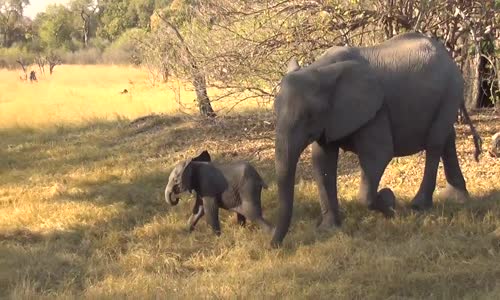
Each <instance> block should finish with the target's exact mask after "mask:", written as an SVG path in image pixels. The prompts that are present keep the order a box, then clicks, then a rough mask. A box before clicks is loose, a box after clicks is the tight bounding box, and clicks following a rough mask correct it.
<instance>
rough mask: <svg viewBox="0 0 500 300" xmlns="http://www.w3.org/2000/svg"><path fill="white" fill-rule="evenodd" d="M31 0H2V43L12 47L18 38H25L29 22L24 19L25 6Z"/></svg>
mask: <svg viewBox="0 0 500 300" xmlns="http://www.w3.org/2000/svg"><path fill="white" fill-rule="evenodd" d="M29 3H30V2H29V0H0V35H1V36H2V39H1V41H0V42H1V45H2V46H3V47H10V46H11V45H12V44H13V43H14V42H15V41H16V40H19V39H24V33H25V32H26V30H27V22H26V21H25V20H24V19H23V12H24V8H25V7H26V6H27V5H29Z"/></svg>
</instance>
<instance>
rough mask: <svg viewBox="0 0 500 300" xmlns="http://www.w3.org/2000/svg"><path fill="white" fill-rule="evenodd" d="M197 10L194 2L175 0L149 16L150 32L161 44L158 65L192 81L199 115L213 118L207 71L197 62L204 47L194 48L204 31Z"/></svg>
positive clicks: (191, 0)
mask: <svg viewBox="0 0 500 300" xmlns="http://www.w3.org/2000/svg"><path fill="white" fill-rule="evenodd" d="M199 7H200V3H199V2H197V1H193V0H174V1H172V3H170V5H169V6H168V7H167V8H165V9H161V10H158V11H156V12H155V14H154V15H153V16H152V17H151V29H152V30H153V34H155V35H156V37H157V39H158V40H159V41H160V43H159V44H160V45H161V46H160V47H161V48H160V53H161V55H160V57H161V58H162V59H161V62H160V63H161V64H162V65H163V66H164V67H165V68H166V67H170V69H171V70H172V71H173V72H174V74H175V75H176V76H177V77H179V78H185V79H188V80H190V81H191V82H192V84H193V87H194V90H195V93H196V100H197V103H198V109H199V111H200V114H201V115H203V116H208V117H213V116H215V112H214V110H213V108H212V105H211V103H210V98H209V97H208V93H207V81H206V71H205V68H204V66H203V64H202V63H200V61H199V60H198V57H199V56H201V55H200V54H201V52H202V51H203V48H200V45H197V42H199V41H200V40H198V39H197V37H199V36H203V33H202V32H204V31H205V30H206V28H207V24H206V22H204V20H203V18H202V17H201V15H200V14H199V11H198V8H199ZM205 33H206V32H205ZM193 37H194V38H193Z"/></svg>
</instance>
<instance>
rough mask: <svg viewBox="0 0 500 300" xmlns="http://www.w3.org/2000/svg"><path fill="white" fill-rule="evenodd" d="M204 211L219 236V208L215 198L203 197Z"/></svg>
mask: <svg viewBox="0 0 500 300" xmlns="http://www.w3.org/2000/svg"><path fill="white" fill-rule="evenodd" d="M203 210H204V211H205V213H206V215H207V222H208V224H209V225H210V227H212V230H213V231H214V233H215V235H217V236H219V235H220V233H221V231H220V222H219V206H218V205H217V201H216V199H215V198H213V197H203Z"/></svg>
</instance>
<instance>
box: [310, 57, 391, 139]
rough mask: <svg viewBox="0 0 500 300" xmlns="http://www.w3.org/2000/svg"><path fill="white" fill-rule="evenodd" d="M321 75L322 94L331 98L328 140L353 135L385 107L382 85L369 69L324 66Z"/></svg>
mask: <svg viewBox="0 0 500 300" xmlns="http://www.w3.org/2000/svg"><path fill="white" fill-rule="evenodd" d="M318 72H319V76H320V83H321V84H320V90H321V93H322V94H323V95H325V96H327V97H328V98H329V99H328V102H329V113H328V120H327V121H326V126H325V127H326V138H327V141H335V140H339V139H341V138H343V137H345V136H347V135H349V134H351V133H353V132H354V131H356V130H357V129H359V128H360V127H361V126H363V125H364V124H366V123H367V122H368V121H369V120H371V119H372V118H374V117H375V115H376V113H377V112H378V110H379V109H380V108H381V107H382V104H383V101H384V93H383V90H382V86H381V85H380V83H379V81H378V78H377V76H376V75H375V73H374V72H373V70H372V69H371V68H370V67H369V66H367V65H364V64H362V63H359V62H356V61H344V62H338V63H335V64H331V65H328V66H326V67H322V68H320V69H318Z"/></svg>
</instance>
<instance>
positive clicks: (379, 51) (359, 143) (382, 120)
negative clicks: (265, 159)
mask: <svg viewBox="0 0 500 300" xmlns="http://www.w3.org/2000/svg"><path fill="white" fill-rule="evenodd" d="M463 103H464V99H463V78H462V76H461V73H460V70H459V69H458V68H457V66H456V65H455V63H454V61H453V60H452V58H451V57H450V55H449V54H448V53H447V51H446V49H445V48H444V46H443V45H442V44H441V43H439V42H438V41H435V40H433V39H431V38H428V37H426V36H424V35H422V34H418V33H408V34H403V35H399V36H396V37H394V38H392V39H390V40H388V41H386V42H384V43H382V44H379V45H377V46H373V47H365V48H355V47H332V48H330V49H329V50H327V51H326V52H325V53H324V54H323V55H322V56H321V57H320V58H319V59H318V60H317V61H316V62H314V63H312V64H311V65H309V66H307V67H305V68H302V69H300V67H299V66H298V64H297V63H296V62H295V61H293V60H292V61H291V62H290V63H289V66H288V73H287V75H286V76H285V77H284V78H283V79H282V82H281V87H280V91H279V92H278V94H277V96H276V99H275V103H274V105H275V112H276V116H277V123H276V145H275V146H276V150H275V151H276V172H277V176H278V197H279V199H280V213H279V220H278V224H277V228H276V231H275V233H274V236H273V239H272V242H271V243H272V245H273V246H279V245H280V244H281V242H282V240H283V238H284V237H285V235H286V233H287V231H288V228H289V226H290V220H291V216H292V208H293V197H294V180H295V170H296V165H297V162H298V159H299V157H300V154H301V153H302V151H303V150H304V149H305V147H307V146H308V145H310V144H311V143H312V165H313V173H314V178H315V181H316V183H317V186H318V189H319V195H320V204H321V214H322V218H321V220H320V223H319V226H320V227H324V228H328V227H331V226H334V225H337V226H338V225H340V223H341V222H340V219H339V206H338V199H337V183H336V177H337V159H338V153H339V148H342V149H344V150H346V151H352V152H354V153H356V154H357V155H358V158H359V162H360V167H361V171H362V172H361V185H360V190H359V198H360V200H361V201H362V202H364V203H366V205H367V206H368V208H369V209H372V210H377V211H380V212H382V213H384V214H385V215H388V216H390V215H391V213H392V211H393V209H392V208H393V207H394V197H393V194H392V191H390V190H389V189H384V190H383V191H380V192H377V191H378V186H379V182H380V178H381V177H382V174H383V172H384V170H385V168H386V167H387V165H388V163H389V162H390V160H391V159H392V158H393V157H398V156H407V155H411V154H415V153H417V152H419V151H421V150H425V153H426V161H425V170H424V177H423V180H422V183H421V185H420V188H419V190H418V192H417V194H416V196H415V198H414V199H413V201H412V207H413V208H415V209H428V208H431V207H432V194H433V192H434V189H435V186H436V173H437V168H438V164H439V159H440V158H442V160H443V163H444V170H445V174H446V180H447V182H448V185H447V192H448V193H451V194H453V195H455V196H457V195H458V196H461V197H462V198H468V192H467V188H466V186H465V180H464V177H463V175H462V172H461V170H460V166H459V163H458V158H457V154H456V149H455V130H454V127H453V124H454V122H455V120H456V117H457V113H458V110H459V108H461V109H462V110H463V113H464V115H465V117H466V118H465V119H466V121H467V123H468V124H469V126H470V128H471V130H472V132H473V135H474V142H475V146H476V154H475V156H476V160H477V158H478V156H479V154H480V142H481V140H480V138H479V136H478V135H477V133H476V131H475V129H474V127H473V125H472V123H471V121H470V119H469V117H468V115H467V111H466V110H465V107H464V105H463Z"/></svg>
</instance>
